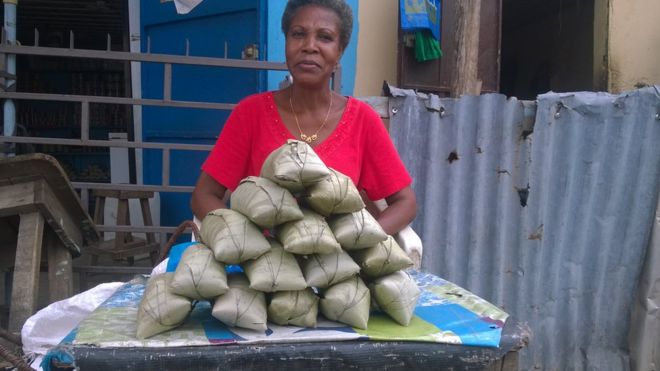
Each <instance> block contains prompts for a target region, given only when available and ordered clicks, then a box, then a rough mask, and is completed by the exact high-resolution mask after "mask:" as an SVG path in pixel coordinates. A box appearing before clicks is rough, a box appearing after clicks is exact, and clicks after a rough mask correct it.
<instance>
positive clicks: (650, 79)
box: [608, 0, 660, 92]
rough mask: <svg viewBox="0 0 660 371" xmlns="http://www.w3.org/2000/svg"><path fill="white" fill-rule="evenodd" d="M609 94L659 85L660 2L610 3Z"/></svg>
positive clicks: (612, 0) (622, 0)
mask: <svg viewBox="0 0 660 371" xmlns="http://www.w3.org/2000/svg"><path fill="white" fill-rule="evenodd" d="M609 10H610V12H609V13H610V16H609V35H610V36H609V41H608V43H609V48H608V54H609V56H608V57H609V60H608V67H609V72H608V81H609V90H610V91H612V92H620V91H625V90H630V89H633V88H634V87H635V85H636V84H649V85H653V84H660V63H659V62H658V61H660V21H658V15H659V14H660V1H658V0H635V1H630V0H610V7H609Z"/></svg>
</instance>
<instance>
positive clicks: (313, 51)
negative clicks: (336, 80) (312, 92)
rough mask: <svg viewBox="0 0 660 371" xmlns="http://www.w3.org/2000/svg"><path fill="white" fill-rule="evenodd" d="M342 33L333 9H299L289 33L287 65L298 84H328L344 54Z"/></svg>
mask: <svg viewBox="0 0 660 371" xmlns="http://www.w3.org/2000/svg"><path fill="white" fill-rule="evenodd" d="M339 35H340V31H339V17H337V14H336V13H335V12H333V11H332V10H330V9H326V8H323V7H320V6H317V5H307V6H304V7H302V8H300V9H298V11H297V12H296V14H295V15H294V17H293V19H292V21H291V26H290V27H289V30H288V31H287V35H286V64H287V67H288V68H289V71H290V72H291V75H292V76H293V81H294V83H295V84H299V85H301V86H315V85H317V86H319V87H321V86H323V84H325V85H326V86H327V84H328V81H329V80H330V76H331V75H332V72H333V70H334V68H335V66H336V65H337V64H338V63H339V58H341V54H342V50H341V47H340V46H339Z"/></svg>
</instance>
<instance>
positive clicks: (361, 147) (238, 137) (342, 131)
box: [202, 92, 412, 200]
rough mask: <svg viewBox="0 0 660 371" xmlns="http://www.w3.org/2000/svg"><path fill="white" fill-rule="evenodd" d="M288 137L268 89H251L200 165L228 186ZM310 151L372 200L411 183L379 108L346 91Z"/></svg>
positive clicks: (255, 167)
mask: <svg viewBox="0 0 660 371" xmlns="http://www.w3.org/2000/svg"><path fill="white" fill-rule="evenodd" d="M288 139H297V138H296V137H295V136H293V135H292V134H291V132H289V130H288V128H287V127H286V126H285V125H284V123H283V122H282V119H281V117H280V114H279V112H278V111H277V106H276V105H275V100H274V98H273V93H272V92H267V93H261V94H255V95H251V96H249V97H247V98H245V99H243V100H242V101H241V102H240V103H239V104H238V105H237V106H236V107H235V108H234V110H233V111H232V113H231V115H230V116H229V118H228V119H227V122H226V123H225V126H224V128H223V129H222V132H221V133H220V136H219V137H218V140H217V142H216V144H215V146H214V147H213V150H212V151H211V153H210V154H209V156H208V158H207V159H206V161H205V162H204V164H203V165H202V170H203V171H204V172H205V173H207V174H208V175H210V176H211V177H213V178H214V179H215V180H216V181H217V182H218V183H220V184H222V185H224V186H225V187H227V189H229V190H232V191H233V190H234V189H236V187H237V186H238V183H239V182H240V180H241V179H243V178H245V177H247V176H250V175H259V173H260V171H261V165H262V164H263V162H264V161H265V160H266V157H268V155H269V154H270V153H271V152H272V151H274V150H275V149H277V148H279V147H280V146H282V145H283V144H284V143H286V141H287V140H288ZM314 151H315V152H316V153H317V154H318V156H319V157H320V158H321V160H323V162H325V164H326V165H327V166H329V167H331V168H333V169H335V170H337V171H339V172H341V173H343V174H346V175H347V176H349V177H350V178H351V179H352V180H353V183H355V184H356V185H357V188H358V189H363V190H364V191H365V192H366V193H367V196H369V198H370V199H372V200H378V199H381V198H385V197H387V196H390V195H392V194H394V193H395V192H397V191H400V190H401V189H403V188H405V187H407V186H409V185H410V184H411V183H412V178H411V177H410V175H409V174H408V171H407V170H406V168H405V166H404V165H403V162H402V161H401V159H400V158H399V155H398V153H397V151H396V148H394V145H393V143H392V140H391V139H390V137H389V134H388V133H387V130H386V128H385V125H383V122H382V121H381V119H380V117H379V116H378V114H377V113H376V112H375V111H374V110H373V109H372V108H371V107H370V106H369V105H367V104H366V103H364V102H362V101H359V100H357V99H354V98H351V97H349V98H348V101H347V102H346V108H345V109H344V113H343V114H342V116H341V119H340V120H339V123H338V124H337V127H336V128H335V130H334V131H333V132H332V134H330V136H329V137H328V138H326V139H325V140H324V141H323V142H321V143H319V144H318V145H317V146H316V147H314Z"/></svg>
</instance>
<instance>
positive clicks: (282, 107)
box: [191, 0, 416, 234]
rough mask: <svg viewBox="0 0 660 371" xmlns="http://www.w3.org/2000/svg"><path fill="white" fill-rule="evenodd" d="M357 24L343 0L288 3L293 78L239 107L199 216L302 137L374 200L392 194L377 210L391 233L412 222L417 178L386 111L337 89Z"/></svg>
mask: <svg viewBox="0 0 660 371" xmlns="http://www.w3.org/2000/svg"><path fill="white" fill-rule="evenodd" d="M352 27H353V15H352V12H351V9H350V7H349V6H348V5H346V3H345V2H344V1H343V0H290V1H289V2H288V3H287V6H286V9H285V10H284V14H283V16H282V31H283V32H284V35H285V37H286V63H287V67H288V68H289V72H290V74H291V76H292V77H293V84H292V85H291V86H289V87H287V88H285V89H283V90H279V91H276V92H267V93H263V94H256V95H252V96H250V97H247V98H245V99H244V100H243V101H241V102H240V103H239V104H238V105H237V106H236V108H235V109H234V111H233V112H232V114H231V115H230V117H229V119H228V120H227V123H226V124H225V127H224V129H223V130H222V133H221V134H220V137H219V138H218V141H217V143H216V145H215V147H214V148H213V150H212V151H211V153H210V155H209V157H208V158H207V160H206V161H205V162H204V164H203V165H202V174H201V175H200V177H199V179H198V181H197V185H196V186H195V190H194V191H193V194H192V201H191V207H192V209H193V212H194V213H195V215H196V216H197V217H198V218H199V219H202V218H203V217H204V216H205V215H206V214H207V213H208V212H209V211H212V210H214V209H218V208H224V207H226V204H225V203H224V201H223V200H224V197H225V194H226V192H227V190H228V189H229V190H234V189H235V188H236V186H237V185H238V183H239V181H240V180H241V179H243V178H245V177H247V176H249V175H258V174H259V172H260V170H261V165H262V164H263V162H264V160H265V159H266V157H267V156H268V155H269V154H270V153H271V152H272V151H273V150H275V149H277V148H278V147H280V146H281V145H283V144H284V143H286V141H287V140H288V139H294V138H295V139H298V140H304V141H306V142H307V143H309V145H310V146H312V148H314V150H315V151H316V153H317V154H318V155H319V157H320V158H321V159H322V160H323V161H324V162H325V163H326V165H328V166H329V167H331V168H334V169H335V170H337V171H340V172H342V173H344V174H346V175H348V176H349V177H350V178H351V179H352V180H353V182H354V183H355V184H356V186H357V187H358V189H360V190H361V191H363V192H364V193H366V195H367V196H368V197H369V198H370V199H372V200H377V199H381V198H385V200H386V201H387V204H388V207H387V208H386V209H385V210H384V211H383V212H381V213H378V215H375V217H376V219H377V220H378V222H379V223H380V224H381V226H382V227H383V229H384V230H385V231H386V232H387V233H388V234H394V233H396V232H398V231H400V230H401V229H403V228H404V227H405V226H406V225H408V224H409V223H410V222H411V221H412V219H413V218H414V217H415V212H416V201H415V194H414V192H413V190H412V188H411V187H410V184H411V182H412V179H411V178H410V175H409V174H408V172H407V171H406V169H405V167H404V166H403V163H402V162H401V159H400V158H399V156H398V154H397V152H396V150H395V148H394V146H393V144H392V142H391V140H390V138H389V136H388V134H387V131H386V129H385V127H384V125H383V124H382V122H381V120H380V118H379V116H378V115H377V114H376V113H375V112H374V111H373V110H372V109H371V108H370V107H369V106H368V105H367V104H365V103H362V102H360V101H358V100H356V99H353V98H350V97H343V96H341V95H339V94H337V93H335V92H333V91H331V90H330V79H331V76H332V73H333V71H334V70H335V69H336V67H337V65H338V64H339V60H340V58H341V55H342V53H343V52H344V50H345V49H346V46H347V45H348V40H349V39H350V36H351V30H352Z"/></svg>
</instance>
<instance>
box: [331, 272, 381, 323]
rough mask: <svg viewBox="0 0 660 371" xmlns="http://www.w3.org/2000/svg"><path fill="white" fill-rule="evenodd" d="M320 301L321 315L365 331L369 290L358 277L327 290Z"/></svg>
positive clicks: (367, 318)
mask: <svg viewBox="0 0 660 371" xmlns="http://www.w3.org/2000/svg"><path fill="white" fill-rule="evenodd" d="M323 296H324V297H323V298H322V299H321V301H320V309H321V313H323V315H324V316H325V317H326V318H328V319H330V320H333V321H338V322H341V323H345V324H347V325H350V326H353V327H357V328H361V329H366V328H367V323H368V322H369V306H370V304H371V298H370V295H369V289H368V288H367V286H366V285H365V284H364V282H363V281H362V279H361V278H360V277H359V276H354V277H352V278H349V279H347V280H345V281H342V282H340V283H338V284H335V285H333V286H331V287H330V288H329V289H327V290H326V291H325V292H324V294H323Z"/></svg>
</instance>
